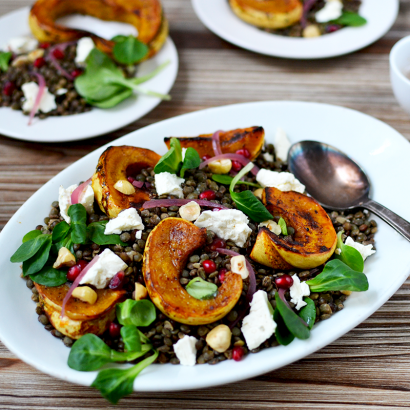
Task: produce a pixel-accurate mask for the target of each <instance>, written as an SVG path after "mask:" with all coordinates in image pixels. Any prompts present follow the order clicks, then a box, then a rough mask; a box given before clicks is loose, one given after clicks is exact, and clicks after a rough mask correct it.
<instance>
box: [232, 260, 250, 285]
mask: <svg viewBox="0 0 410 410" xmlns="http://www.w3.org/2000/svg"><path fill="white" fill-rule="evenodd" d="M231 272H232V273H237V274H238V275H241V277H242V279H246V278H247V277H248V276H249V271H248V268H247V267H246V259H245V256H243V255H238V256H234V257H232V258H231Z"/></svg>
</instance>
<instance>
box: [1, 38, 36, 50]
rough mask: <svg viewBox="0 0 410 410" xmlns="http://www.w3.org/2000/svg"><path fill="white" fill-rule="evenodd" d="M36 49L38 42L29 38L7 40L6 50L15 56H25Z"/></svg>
mask: <svg viewBox="0 0 410 410" xmlns="http://www.w3.org/2000/svg"><path fill="white" fill-rule="evenodd" d="M37 47H38V41H37V40H36V39H34V38H31V37H14V38H12V39H10V40H9V43H8V45H7V49H8V50H10V51H12V52H13V53H15V54H27V53H30V51H34V50H35V49H36V48H37Z"/></svg>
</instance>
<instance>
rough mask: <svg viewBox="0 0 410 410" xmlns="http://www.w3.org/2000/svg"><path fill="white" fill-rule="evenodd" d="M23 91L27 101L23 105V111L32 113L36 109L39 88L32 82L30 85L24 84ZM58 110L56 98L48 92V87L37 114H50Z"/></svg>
mask: <svg viewBox="0 0 410 410" xmlns="http://www.w3.org/2000/svg"><path fill="white" fill-rule="evenodd" d="M21 89H22V91H23V93H24V99H25V101H24V104H23V111H25V112H30V111H31V110H32V109H33V107H34V103H35V101H36V98H37V94H38V91H39V86H38V84H37V83H35V82H34V81H31V82H29V83H25V84H23V86H22V87H21ZM56 108H57V104H56V98H55V96H54V95H53V94H51V93H50V92H49V91H48V87H46V88H45V90H44V92H43V96H42V97H41V100H40V104H39V106H38V108H37V111H36V112H38V111H41V112H44V113H48V112H50V111H53V110H55V109H56Z"/></svg>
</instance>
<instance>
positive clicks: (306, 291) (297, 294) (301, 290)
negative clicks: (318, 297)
mask: <svg viewBox="0 0 410 410" xmlns="http://www.w3.org/2000/svg"><path fill="white" fill-rule="evenodd" d="M292 279H293V285H292V286H291V287H290V289H289V291H290V297H291V299H290V301H291V302H292V303H294V304H295V305H296V306H295V308H296V309H297V310H299V309H301V308H303V306H306V305H307V303H306V302H305V301H304V300H303V297H304V296H309V295H310V288H309V285H308V284H307V283H306V282H301V281H300V279H299V277H298V275H293V276H292Z"/></svg>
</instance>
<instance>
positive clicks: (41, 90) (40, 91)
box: [28, 72, 46, 125]
mask: <svg viewBox="0 0 410 410" xmlns="http://www.w3.org/2000/svg"><path fill="white" fill-rule="evenodd" d="M30 74H32V75H34V76H35V77H37V80H38V93H37V95H36V99H35V101H34V105H33V108H32V109H31V111H30V118H29V120H28V125H31V123H32V122H33V118H34V116H35V115H36V112H37V110H38V108H39V107H40V103H41V99H42V98H43V95H44V91H45V89H46V80H45V79H44V77H43V76H42V75H41V74H39V73H35V72H32V73H30Z"/></svg>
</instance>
